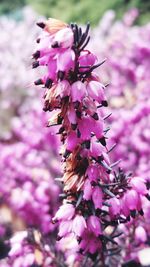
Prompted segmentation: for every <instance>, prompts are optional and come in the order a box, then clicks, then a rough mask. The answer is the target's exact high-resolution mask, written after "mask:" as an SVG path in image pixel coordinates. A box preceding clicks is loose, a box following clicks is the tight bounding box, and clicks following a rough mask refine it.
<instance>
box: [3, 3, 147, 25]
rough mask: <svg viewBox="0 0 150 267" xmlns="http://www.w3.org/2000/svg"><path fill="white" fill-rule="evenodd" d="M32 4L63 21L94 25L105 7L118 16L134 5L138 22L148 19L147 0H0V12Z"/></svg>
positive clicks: (41, 11)
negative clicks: (137, 10)
mask: <svg viewBox="0 0 150 267" xmlns="http://www.w3.org/2000/svg"><path fill="white" fill-rule="evenodd" d="M26 4H30V5H32V6H33V7H34V8H35V9H36V10H37V11H38V12H39V13H40V14H43V15H45V16H47V17H56V18H58V17H59V18H60V19H62V20H64V21H67V22H70V21H76V22H80V23H86V22H87V21H90V22H91V24H92V25H95V24H96V23H97V22H98V21H99V18H100V17H102V15H103V14H104V12H105V11H106V10H107V9H114V10H115V11H116V13H117V16H118V17H121V16H122V14H123V13H124V12H125V11H127V10H128V9H129V8H132V7H136V8H138V9H139V11H140V17H139V19H138V23H141V24H143V23H145V22H147V21H148V20H149V15H150V1H149V0H143V1H141V0H122V1H120V0H108V1H106V0H99V1H97V0H14V1H11V0H1V1H0V14H2V13H7V12H10V11H14V10H15V9H18V8H20V7H21V6H23V5H26Z"/></svg>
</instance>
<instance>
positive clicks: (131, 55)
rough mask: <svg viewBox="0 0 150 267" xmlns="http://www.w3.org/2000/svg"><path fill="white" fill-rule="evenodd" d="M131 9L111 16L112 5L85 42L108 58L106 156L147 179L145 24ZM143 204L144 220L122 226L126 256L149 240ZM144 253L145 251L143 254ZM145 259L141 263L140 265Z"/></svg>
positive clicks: (148, 34) (149, 31)
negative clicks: (137, 21)
mask: <svg viewBox="0 0 150 267" xmlns="http://www.w3.org/2000/svg"><path fill="white" fill-rule="evenodd" d="M131 13H132V15H133V16H131ZM137 15H138V12H137V10H132V11H130V12H129V13H128V14H126V15H125V16H124V18H123V20H122V21H113V20H114V17H115V13H114V12H113V11H109V12H108V13H106V15H105V16H104V17H103V19H102V20H101V21H100V24H99V26H98V27H97V28H96V29H95V30H94V32H93V35H92V37H93V39H92V42H91V44H92V45H91V46H92V47H91V48H92V49H93V50H94V51H95V53H96V55H97V56H98V57H100V58H101V57H102V56H106V55H107V58H108V62H107V63H108V64H106V65H105V66H104V68H103V69H104V73H103V77H104V79H105V80H106V82H107V81H111V83H110V86H109V90H107V95H108V97H109V104H110V112H112V116H111V117H110V118H109V123H111V131H110V135H109V137H110V139H109V141H110V145H111V143H114V142H115V143H117V148H116V149H114V151H113V153H111V159H112V160H114V161H117V160H119V159H122V161H121V162H120V166H121V167H122V168H123V169H124V170H128V169H130V170H131V171H132V172H133V174H134V175H136V176H140V177H142V178H143V179H144V180H145V181H147V185H148V184H149V178H150V164H149V162H150V154H149V143H150V102H149V92H150V90H149V80H150V73H149V67H150V48H149V47H150V46H149V44H150V24H147V25H144V26H133V25H132V23H133V21H134V18H135V17H136V16H137ZM131 18H132V19H133V20H132V19H131ZM131 20H132V21H131ZM100 41H101V43H102V44H103V45H102V46H101V47H100V46H99V47H98V45H97V44H99V42H100ZM102 72H103V70H102ZM148 189H149V185H148ZM143 206H144V214H145V220H143V219H142V218H140V219H138V220H137V221H132V222H130V225H128V224H127V225H126V226H124V229H123V231H124V232H125V236H126V238H124V239H123V240H122V242H123V243H124V244H126V249H125V253H124V255H125V258H126V259H129V260H132V259H136V258H138V259H139V257H140V256H139V255H141V254H140V253H141V252H140V251H141V249H144V248H145V249H146V248H147V247H148V246H149V245H148V244H149V236H150V229H149V209H150V205H149V202H147V200H146V199H143ZM129 229H130V230H129ZM137 236H138V237H137ZM129 240H130V241H131V242H130V243H129ZM143 255H145V254H143ZM145 257H146V255H145V256H143V259H144V258H145ZM143 259H141V258H140V260H141V263H143V262H144V261H143ZM148 264H149V263H147V264H144V263H143V265H148Z"/></svg>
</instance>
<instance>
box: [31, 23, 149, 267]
mask: <svg viewBox="0 0 150 267" xmlns="http://www.w3.org/2000/svg"><path fill="white" fill-rule="evenodd" d="M50 21H51V20H49V21H47V22H45V23H42V24H40V25H39V26H40V27H42V28H43V29H44V31H49V37H47V35H45V34H44V35H41V37H40V40H39V43H40V42H41V48H40V49H41V51H42V53H45V56H44V57H43V55H42V56H41V55H40V54H39V59H38V62H37V60H36V61H35V62H33V68H35V67H38V65H39V64H40V65H44V66H45V68H46V72H47V74H46V75H47V79H50V80H48V81H49V82H48V83H47V81H46V82H44V86H45V87H46V88H47V89H46V92H45V96H44V99H45V102H44V110H45V111H49V112H50V114H51V117H50V119H49V121H48V126H57V133H58V134H59V135H60V140H61V142H62V148H61V151H60V154H61V155H62V162H63V172H64V174H63V177H62V179H61V181H62V183H63V189H64V194H63V198H64V201H63V204H62V205H61V207H60V208H59V210H58V211H57V212H56V214H55V216H54V218H53V222H56V221H57V222H58V224H59V225H60V227H59V234H58V235H59V239H63V240H64V242H65V240H66V239H67V240H68V238H69V237H71V236H73V237H74V238H75V239H76V240H77V242H78V249H79V252H80V253H82V254H83V255H85V254H87V255H90V257H91V259H92V257H93V256H92V255H91V254H95V253H96V255H97V257H99V261H102V262H104V261H105V259H103V258H104V252H106V251H107V249H108V250H109V249H110V251H111V249H113V248H112V246H111V245H112V244H113V245H117V242H116V241H115V240H114V239H115V237H116V236H115V234H114V233H113V235H110V234H109V231H107V227H109V226H110V227H114V226H116V227H117V226H118V224H119V223H126V222H127V221H128V220H130V219H131V218H130V216H131V217H136V215H138V214H141V215H142V214H143V206H142V197H143V196H147V189H146V185H145V182H144V181H143V182H142V180H141V185H142V187H141V186H140V182H139V185H138V184H136V183H135V182H134V178H132V177H130V175H126V174H124V172H123V171H122V170H121V169H119V170H118V171H115V172H114V171H113V166H115V165H116V164H117V163H116V162H115V163H113V164H111V161H110V158H109V153H110V151H112V149H113V148H112V147H110V148H109V146H108V144H107V136H106V135H107V131H108V130H107V128H106V124H105V120H106V118H107V117H104V115H103V114H104V108H105V107H107V105H108V103H107V99H106V96H105V88H106V87H105V86H104V85H103V84H102V83H101V81H100V79H99V78H98V77H97V75H96V74H95V73H94V70H95V69H96V68H98V67H99V66H101V65H102V63H104V61H102V62H101V63H98V62H97V57H96V56H95V55H94V54H92V53H91V52H90V50H86V49H85V48H86V45H87V44H88V42H89V39H90V38H89V36H88V33H89V24H87V27H86V29H85V32H84V33H82V29H81V28H80V27H78V26H77V25H76V24H70V25H65V24H64V23H62V25H63V26H62V27H63V29H62V28H61V27H60V29H59V27H57V21H56V28H57V30H56V31H53V32H51V30H47V25H48V27H49V28H51V26H50ZM52 21H53V20H52ZM59 23H60V22H59ZM60 25H61V23H60ZM52 27H54V28H55V22H54V21H53V23H52ZM64 32H66V33H67V34H66V36H65V38H64V40H63V34H64ZM47 38H49V39H50V40H49V45H48V47H45V44H46V43H47ZM53 40H55V42H53ZM47 48H49V51H48V50H47ZM44 51H45V52H44ZM35 53H36V52H35ZM41 62H42V64H41ZM49 62H50V64H53V63H54V64H53V65H54V67H51V68H50V67H49ZM82 64H83V65H82ZM86 64H87V65H86ZM61 88H62V90H61ZM108 117H109V116H108ZM114 232H115V229H114ZM114 251H116V252H117V248H116V247H115V249H114Z"/></svg>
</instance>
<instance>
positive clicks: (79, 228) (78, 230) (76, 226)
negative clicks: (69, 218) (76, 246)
mask: <svg viewBox="0 0 150 267" xmlns="http://www.w3.org/2000/svg"><path fill="white" fill-rule="evenodd" d="M86 228H87V225H86V221H85V219H84V217H83V216H81V215H76V216H75V218H74V219H73V226H72V230H73V232H74V233H75V234H76V235H77V236H82V234H83V232H84V230H85V229H86Z"/></svg>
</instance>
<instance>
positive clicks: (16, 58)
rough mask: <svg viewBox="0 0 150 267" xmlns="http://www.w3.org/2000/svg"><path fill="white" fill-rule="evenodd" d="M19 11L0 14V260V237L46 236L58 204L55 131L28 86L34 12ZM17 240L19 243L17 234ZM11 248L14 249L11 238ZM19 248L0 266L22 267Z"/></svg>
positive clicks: (2, 248)
mask: <svg viewBox="0 0 150 267" xmlns="http://www.w3.org/2000/svg"><path fill="white" fill-rule="evenodd" d="M23 15H24V17H23V20H22V21H19V22H16V21H14V20H12V19H8V18H5V17H2V18H0V25H1V40H0V61H1V62H2V66H3V68H0V78H1V84H0V101H1V107H0V111H1V112H0V124H1V132H0V149H1V161H0V174H1V186H0V259H2V258H4V257H6V256H7V254H8V251H9V246H7V242H5V241H6V240H9V239H10V237H11V236H12V235H14V234H15V233H17V232H18V236H19V235H21V232H20V231H22V230H26V229H28V228H29V227H32V228H33V229H37V230H38V231H40V233H41V235H42V240H46V239H47V236H49V239H50V240H51V238H52V237H53V236H55V229H56V226H55V225H54V224H52V222H51V221H52V217H53V216H54V212H55V211H56V208H57V206H58V203H59V197H58V195H59V192H60V189H59V187H58V185H56V183H55V182H54V177H57V176H58V175H59V174H60V166H59V164H58V161H57V158H58V154H57V147H58V145H59V144H58V142H57V141H56V136H55V135H54V134H53V133H50V132H49V131H48V129H46V128H45V127H44V126H45V125H46V121H47V119H46V114H44V113H43V112H42V110H41V109H42V106H41V102H40V101H39V93H38V91H37V92H36V91H35V88H33V87H32V86H30V87H29V85H30V84H31V82H32V81H33V79H34V78H35V77H36V75H35V73H32V72H31V71H29V68H31V67H30V66H31V62H30V60H31V54H32V52H31V50H32V44H33V40H34V38H36V36H37V30H36V28H35V27H34V26H35V20H36V16H35V14H34V13H33V12H32V11H31V10H30V9H29V8H26V9H25V10H24V11H23ZM29 32H30V34H28V33H29ZM8 44H9V47H8ZM22 49H23V52H22ZM4 58H5V60H4ZM18 66H19V67H18ZM4 73H7V78H6V75H4ZM32 84H33V83H32ZM31 97H32V101H31ZM39 118H40V119H39ZM19 242H20V245H21V239H20V241H19ZM42 242H43V241H42ZM21 246H24V244H22V245H21ZM10 247H11V249H13V247H14V243H11V244H10ZM30 248H31V244H30ZM22 249H23V248H22ZM33 249H34V247H33ZM27 251H28V252H27ZM19 253H20V254H18V255H20V257H19V259H18V262H16V260H17V258H16V256H13V254H10V255H9V259H8V258H6V259H5V260H2V261H1V262H0V266H19V267H22V266H23V263H22V262H24V260H25V253H29V250H28V249H27V250H26V249H25V250H24V251H23V250H22V252H21V250H20V252H19ZM44 255H45V254H44ZM17 257H18V256H17ZM21 257H22V259H21ZM4 261H5V262H4ZM25 262H26V260H25ZM47 264H48V263H47ZM25 266H29V264H27V263H26V264H25ZM43 266H44V265H43ZM45 266H47V265H46V263H45ZM56 266H57V265H56Z"/></svg>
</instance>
